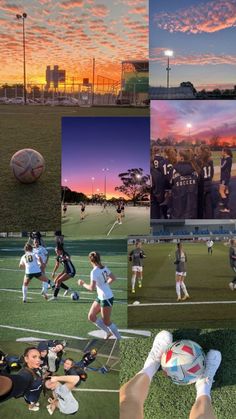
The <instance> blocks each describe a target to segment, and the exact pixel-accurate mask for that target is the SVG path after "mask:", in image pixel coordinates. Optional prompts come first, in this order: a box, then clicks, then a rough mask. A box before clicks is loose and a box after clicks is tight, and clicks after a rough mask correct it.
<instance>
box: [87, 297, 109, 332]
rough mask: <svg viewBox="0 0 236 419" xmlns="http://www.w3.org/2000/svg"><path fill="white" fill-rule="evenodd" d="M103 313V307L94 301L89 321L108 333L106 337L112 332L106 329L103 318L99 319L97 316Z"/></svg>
mask: <svg viewBox="0 0 236 419" xmlns="http://www.w3.org/2000/svg"><path fill="white" fill-rule="evenodd" d="M100 312H101V307H100V304H99V302H98V301H94V302H93V304H92V305H91V307H90V310H89V313H88V320H89V321H90V322H92V323H94V324H95V325H96V326H97V327H98V328H99V329H101V330H104V332H106V334H107V335H106V336H108V335H110V330H109V329H108V328H107V327H106V325H105V324H104V322H103V319H102V318H97V315H98V314H99V313H100Z"/></svg>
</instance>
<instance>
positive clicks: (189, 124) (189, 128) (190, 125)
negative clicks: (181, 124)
mask: <svg viewBox="0 0 236 419" xmlns="http://www.w3.org/2000/svg"><path fill="white" fill-rule="evenodd" d="M186 127H187V128H188V137H189V140H190V130H191V128H192V124H191V123H190V122H188V123H187V124H186Z"/></svg>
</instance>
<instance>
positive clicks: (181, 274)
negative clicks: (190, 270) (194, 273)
mask: <svg viewBox="0 0 236 419" xmlns="http://www.w3.org/2000/svg"><path fill="white" fill-rule="evenodd" d="M175 274H176V275H178V276H186V275H187V272H175Z"/></svg>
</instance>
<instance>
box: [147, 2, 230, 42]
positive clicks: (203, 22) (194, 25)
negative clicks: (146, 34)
mask: <svg viewBox="0 0 236 419" xmlns="http://www.w3.org/2000/svg"><path fill="white" fill-rule="evenodd" d="M154 21H155V22H156V23H157V26H158V27H159V28H160V29H163V30H167V31H169V32H186V33H192V34H197V33H202V32H206V33H212V32H217V31H220V30H222V29H226V28H231V27H233V26H236V0H220V1H219V0H213V1H209V2H207V3H200V4H198V5H197V6H190V7H187V8H184V9H179V10H178V11H176V12H174V13H168V12H160V13H157V14H156V15H155V17H154Z"/></svg>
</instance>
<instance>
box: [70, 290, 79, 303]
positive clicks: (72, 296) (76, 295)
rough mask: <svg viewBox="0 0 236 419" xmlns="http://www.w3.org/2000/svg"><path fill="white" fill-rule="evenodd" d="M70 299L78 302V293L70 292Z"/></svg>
mask: <svg viewBox="0 0 236 419" xmlns="http://www.w3.org/2000/svg"><path fill="white" fill-rule="evenodd" d="M70 298H71V299H72V300H73V301H78V300H79V294H78V292H76V291H74V292H72V294H71V296H70Z"/></svg>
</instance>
